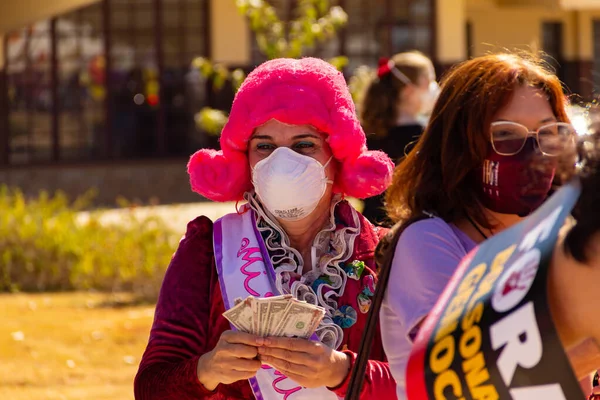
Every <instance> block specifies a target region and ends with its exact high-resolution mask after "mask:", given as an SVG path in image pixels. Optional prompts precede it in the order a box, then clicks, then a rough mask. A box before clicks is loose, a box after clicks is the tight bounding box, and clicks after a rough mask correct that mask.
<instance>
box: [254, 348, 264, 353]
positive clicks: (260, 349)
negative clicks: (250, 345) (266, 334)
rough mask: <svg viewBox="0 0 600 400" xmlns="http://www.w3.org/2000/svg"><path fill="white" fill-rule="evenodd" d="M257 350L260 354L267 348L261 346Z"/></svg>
mask: <svg viewBox="0 0 600 400" xmlns="http://www.w3.org/2000/svg"><path fill="white" fill-rule="evenodd" d="M256 351H258V354H263V353H264V352H265V348H264V347H259V348H258V349H257V350H256Z"/></svg>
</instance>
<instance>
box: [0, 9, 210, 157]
mask: <svg viewBox="0 0 600 400" xmlns="http://www.w3.org/2000/svg"><path fill="white" fill-rule="evenodd" d="M208 4H209V0H102V1H100V2H97V3H94V4H92V5H89V6H87V7H84V8H81V9H79V10H75V11H72V12H69V13H67V14H64V15H61V16H58V17H56V18H54V19H51V20H46V21H40V22H38V23H35V24H33V25H31V26H28V27H24V28H23V29H20V30H18V31H15V32H12V33H10V34H8V35H6V36H5V46H4V51H5V60H6V63H5V70H4V71H3V72H4V74H3V78H4V82H3V85H2V86H6V87H5V90H4V92H5V93H4V96H3V103H4V102H6V103H7V105H8V107H6V108H5V112H4V113H3V115H2V118H0V120H2V123H3V124H4V125H5V126H6V127H7V129H3V131H5V132H4V135H8V136H7V137H6V136H5V137H4V139H6V140H3V143H7V145H8V146H7V149H4V146H0V153H7V154H0V162H4V163H6V162H8V163H9V164H26V163H44V162H69V161H84V160H98V159H108V158H128V159H131V158H141V157H151V156H184V155H185V156H187V155H189V154H190V153H191V152H192V151H194V150H195V149H197V148H198V147H199V146H200V145H201V144H202V140H203V135H202V133H201V132H197V128H196V125H195V123H194V115H195V113H196V112H197V111H198V110H199V109H200V108H201V107H202V106H204V105H206V104H207V101H208V98H207V93H206V90H205V82H204V81H203V80H202V79H200V78H199V77H198V75H197V74H196V73H194V72H193V71H192V70H191V69H190V63H191V61H192V59H193V58H194V57H196V56H200V55H203V56H208V55H209V52H210V49H209V37H208V18H209V16H208ZM6 131H8V132H7V133H6Z"/></svg>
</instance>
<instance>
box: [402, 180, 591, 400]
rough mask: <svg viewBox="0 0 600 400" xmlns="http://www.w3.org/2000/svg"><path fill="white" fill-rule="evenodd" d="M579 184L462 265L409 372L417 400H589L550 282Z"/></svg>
mask: <svg viewBox="0 0 600 400" xmlns="http://www.w3.org/2000/svg"><path fill="white" fill-rule="evenodd" d="M579 191H580V188H579V185H578V183H577V182H573V183H571V184H569V185H566V186H564V187H563V188H562V189H561V190H559V191H558V192H556V193H555V194H554V195H553V196H552V197H551V198H550V199H549V200H548V201H547V202H546V203H545V204H544V205H543V206H542V207H540V208H539V209H538V210H537V211H536V212H535V213H533V214H532V215H530V216H529V217H527V218H526V219H525V220H523V221H522V222H520V223H519V224H517V225H515V226H514V227H512V228H510V229H507V230H505V231H503V232H501V233H500V234H498V235H496V236H494V237H492V238H490V239H488V240H487V241H485V242H483V243H482V244H481V245H480V246H478V247H477V248H475V249H474V250H473V251H472V252H471V253H469V255H468V256H467V257H465V259H464V260H463V261H462V263H461V264H460V266H459V268H458V269H457V271H456V273H455V275H454V277H453V278H452V280H451V281H450V283H449V284H448V286H447V287H446V289H445V291H444V292H443V294H442V296H441V297H440V299H439V300H438V303H437V304H436V306H435V307H434V309H433V310H432V312H431V313H430V314H429V315H428V317H427V319H426V320H425V321H424V323H423V325H422V327H421V330H420V331H419V334H418V335H417V337H416V340H415V345H414V348H413V352H412V354H411V358H410V360H409V363H408V369H407V394H408V398H409V399H410V400H412V399H417V400H423V399H435V400H440V399H465V400H469V399H473V400H480V399H482V400H483V399H485V400H494V399H514V400H532V399H544V400H566V399H584V398H585V396H584V395H583V393H582V392H581V389H580V387H579V384H578V382H577V379H576V377H575V375H574V373H573V371H572V370H571V367H570V364H569V361H568V359H567V356H566V353H565V350H564V349H563V347H562V345H561V342H560V340H559V338H558V335H557V333H556V329H555V327H554V323H553V321H552V318H551V315H550V310H549V305H548V297H547V281H548V272H549V271H548V270H549V264H550V260H551V258H552V253H553V251H554V247H555V244H556V241H557V239H558V234H559V230H560V229H561V227H562V226H563V224H564V222H565V220H566V218H567V217H568V216H569V214H570V212H571V209H572V208H573V206H574V204H575V202H576V201H577V198H578V196H579Z"/></svg>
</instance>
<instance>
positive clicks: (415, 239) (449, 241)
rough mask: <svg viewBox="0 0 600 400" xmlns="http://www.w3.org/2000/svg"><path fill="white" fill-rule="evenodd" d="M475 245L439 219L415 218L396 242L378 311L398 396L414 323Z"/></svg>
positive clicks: (401, 393)
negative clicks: (416, 220)
mask: <svg viewBox="0 0 600 400" xmlns="http://www.w3.org/2000/svg"><path fill="white" fill-rule="evenodd" d="M475 246H476V244H475V242H473V240H471V239H470V238H469V237H468V236H467V235H466V234H465V233H463V232H462V231H461V230H459V229H458V228H457V227H456V226H454V225H453V224H448V223H446V222H445V221H444V220H442V219H440V218H431V219H426V220H422V221H419V222H415V223H414V224H412V225H411V226H409V227H408V228H406V230H405V231H404V232H403V233H402V235H401V236H400V239H399V240H398V245H397V246H396V251H395V254H394V262H393V264H392V269H391V271H390V280H389V284H388V289H387V290H386V294H385V298H384V300H383V304H382V306H381V311H380V317H381V318H380V323H381V334H382V339H383V346H384V349H385V353H386V355H387V357H388V361H389V365H390V369H391V371H392V375H393V376H394V379H395V380H396V391H397V393H398V399H400V400H403V399H406V377H405V373H406V365H407V363H408V358H409V355H410V351H411V348H412V339H414V335H415V334H416V329H415V328H416V327H417V326H418V325H419V323H420V322H421V321H422V320H423V318H424V317H425V316H426V315H427V314H428V313H429V311H430V310H431V309H432V308H433V306H434V305H435V303H436V301H437V299H438V297H439V296H440V295H441V294H442V291H443V290H444V288H445V287H446V284H447V283H448V282H449V280H450V278H451V277H452V275H453V274H454V271H455V270H456V268H457V267H458V264H459V263H460V261H461V259H462V258H463V257H464V256H466V255H467V253H468V252H469V251H471V250H472V249H473V248H474V247H475Z"/></svg>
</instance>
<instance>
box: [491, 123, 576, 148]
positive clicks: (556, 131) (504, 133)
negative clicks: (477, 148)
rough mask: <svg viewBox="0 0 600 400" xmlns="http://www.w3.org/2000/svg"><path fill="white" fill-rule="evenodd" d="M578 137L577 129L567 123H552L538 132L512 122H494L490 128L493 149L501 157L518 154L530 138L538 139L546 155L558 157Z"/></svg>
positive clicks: (539, 145)
mask: <svg viewBox="0 0 600 400" xmlns="http://www.w3.org/2000/svg"><path fill="white" fill-rule="evenodd" d="M576 135H577V134H576V131H575V128H573V126H572V125H571V124H568V123H566V122H552V123H550V124H547V125H544V126H541V127H540V128H538V129H537V130H536V131H530V130H529V129H528V128H527V127H526V126H524V125H521V124H519V123H517V122H510V121H498V122H492V124H491V128H490V138H491V142H492V147H493V148H494V151H495V152H496V153H498V154H499V155H501V156H513V155H515V154H518V153H519V152H520V151H521V150H523V147H524V146H525V143H526V142H527V139H528V138H529V137H530V136H534V137H535V138H536V140H537V144H538V147H539V149H540V151H541V152H542V153H543V154H544V155H547V156H558V155H561V154H562V153H563V152H564V151H565V149H567V148H568V147H570V146H573V145H574V143H575V137H576Z"/></svg>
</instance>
